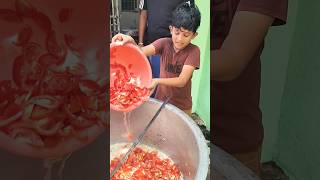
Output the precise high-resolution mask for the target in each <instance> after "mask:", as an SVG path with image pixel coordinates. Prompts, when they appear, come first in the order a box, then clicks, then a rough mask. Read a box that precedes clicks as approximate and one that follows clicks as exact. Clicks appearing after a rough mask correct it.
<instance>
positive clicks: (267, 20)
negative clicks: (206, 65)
mask: <svg viewBox="0 0 320 180" xmlns="http://www.w3.org/2000/svg"><path fill="white" fill-rule="evenodd" d="M273 21H274V18H273V17H271V16H268V15H264V14H260V13H255V12H249V11H237V12H236V14H235V16H234V19H233V22H232V25H231V29H230V32H229V34H228V36H227V38H226V39H225V41H224V43H223V45H222V47H221V48H220V49H218V50H214V51H211V59H212V60H211V62H212V63H211V69H212V70H213V71H212V73H211V78H212V79H214V80H218V81H231V80H233V79H235V78H237V77H238V76H239V75H240V74H241V73H242V71H243V70H244V69H245V68H246V66H247V64H248V63H249V61H250V60H251V58H252V56H253V55H254V53H255V52H256V50H257V48H259V45H260V44H261V43H262V41H263V39H264V38H265V36H266V34H267V32H268V28H269V27H270V26H271V25H272V22H273Z"/></svg>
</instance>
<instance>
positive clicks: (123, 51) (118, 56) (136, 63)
mask: <svg viewBox="0 0 320 180" xmlns="http://www.w3.org/2000/svg"><path fill="white" fill-rule="evenodd" d="M114 64H120V65H122V66H124V67H125V68H126V71H127V73H128V74H133V75H134V76H135V77H137V78H139V79H140V82H141V83H140V87H149V86H150V84H151V81H152V70H151V66H150V63H149V61H148V59H147V58H146V56H145V55H144V54H143V53H142V51H141V50H140V49H139V48H138V47H136V46H135V45H133V44H129V43H128V44H125V45H117V44H116V43H112V44H111V45H110V66H111V65H114ZM116 70H117V69H116V68H111V67H110V88H112V87H113V86H114V81H115V75H114V74H115V71H116ZM149 96H150V94H148V97H149ZM143 102H144V100H140V101H139V102H137V103H135V104H133V105H130V106H128V107H126V108H123V107H119V106H115V105H113V104H112V103H110V108H111V109H113V110H116V111H122V112H129V111H132V110H133V109H135V108H137V107H138V106H140V105H141V104H142V103H143Z"/></svg>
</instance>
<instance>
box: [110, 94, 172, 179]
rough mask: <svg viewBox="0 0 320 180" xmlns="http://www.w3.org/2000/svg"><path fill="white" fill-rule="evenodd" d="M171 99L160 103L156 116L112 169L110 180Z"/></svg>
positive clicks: (168, 98)
mask: <svg viewBox="0 0 320 180" xmlns="http://www.w3.org/2000/svg"><path fill="white" fill-rule="evenodd" d="M170 98H171V95H169V96H168V97H167V99H166V100H165V101H164V102H163V103H162V105H161V106H160V108H159V109H158V111H157V112H156V114H155V115H154V116H153V118H152V119H151V121H150V122H149V123H148V125H147V126H146V127H145V128H144V130H143V131H142V132H141V133H140V135H139V136H138V138H137V139H136V140H135V141H134V142H133V144H132V145H131V147H130V149H129V150H128V152H127V153H126V154H125V155H124V157H123V158H122V159H121V160H120V162H119V163H118V164H117V166H116V167H115V168H114V169H113V171H112V172H111V174H110V178H111V177H112V176H113V175H115V174H116V172H117V171H118V170H119V169H120V168H121V166H122V165H123V164H124V163H125V162H126V161H127V159H128V157H129V155H130V154H131V152H132V151H133V150H134V148H135V147H136V146H137V145H138V144H140V142H141V140H142V138H143V137H144V135H145V134H146V132H147V131H148V129H149V128H150V126H151V124H152V123H153V122H154V120H155V119H156V118H157V117H158V115H159V114H160V111H161V110H162V109H163V108H164V106H165V105H166V104H167V103H168V102H169V100H170Z"/></svg>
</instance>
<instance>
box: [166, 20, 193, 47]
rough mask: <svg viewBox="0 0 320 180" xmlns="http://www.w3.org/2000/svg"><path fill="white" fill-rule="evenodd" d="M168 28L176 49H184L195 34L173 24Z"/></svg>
mask: <svg viewBox="0 0 320 180" xmlns="http://www.w3.org/2000/svg"><path fill="white" fill-rule="evenodd" d="M169 28H170V32H171V35H172V41H173V45H174V48H175V50H176V51H179V50H182V49H184V48H185V47H186V46H187V45H188V44H190V42H191V40H192V39H193V38H195V37H196V36H197V33H194V32H192V31H189V30H186V29H184V28H180V29H179V28H176V27H174V26H170V27H169Z"/></svg>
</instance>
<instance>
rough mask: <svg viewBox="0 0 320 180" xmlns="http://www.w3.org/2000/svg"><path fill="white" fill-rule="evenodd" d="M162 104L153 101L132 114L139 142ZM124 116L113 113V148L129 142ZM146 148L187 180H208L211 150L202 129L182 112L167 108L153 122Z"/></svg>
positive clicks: (131, 125) (131, 123) (131, 121)
mask: <svg viewBox="0 0 320 180" xmlns="http://www.w3.org/2000/svg"><path fill="white" fill-rule="evenodd" d="M160 106H161V102H160V101H158V100H155V99H152V98H150V100H149V101H147V102H145V103H144V104H143V105H141V106H140V107H139V108H137V109H135V110H134V111H132V112H131V114H130V130H131V132H132V133H133V135H134V137H135V138H136V137H137V136H138V134H139V133H140V132H142V130H143V129H144V128H145V127H146V125H147V123H148V122H149V121H150V120H151V118H152V117H153V115H154V114H155V113H156V111H157V110H158V108H159V107H160ZM123 116H124V115H123V113H121V112H117V111H111V113H110V144H111V145H112V144H115V143H122V142H128V140H127V139H126V138H125V137H123V134H124V133H125V132H126V130H125V126H124V121H123ZM143 144H146V145H148V146H151V147H155V148H157V149H158V150H160V151H162V152H164V153H165V154H167V155H168V156H169V157H170V158H171V159H172V160H173V161H174V162H175V163H176V164H177V165H178V167H179V168H180V170H181V172H182V174H183V176H184V179H185V180H189V179H190V180H205V179H206V177H207V172H208V166H209V150H208V146H207V144H206V142H205V138H204V136H203V134H202V133H201V131H200V129H199V127H198V126H197V125H196V123H194V122H193V120H192V119H191V118H190V117H189V116H188V115H186V114H185V113H184V112H183V111H181V110H180V109H178V108H176V107H175V106H173V105H171V104H167V105H166V106H165V108H164V109H163V110H162V111H161V113H160V114H159V116H158V117H157V119H156V120H155V121H154V123H153V124H152V126H151V127H150V129H149V130H148V132H147V133H146V136H145V137H144V141H143Z"/></svg>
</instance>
